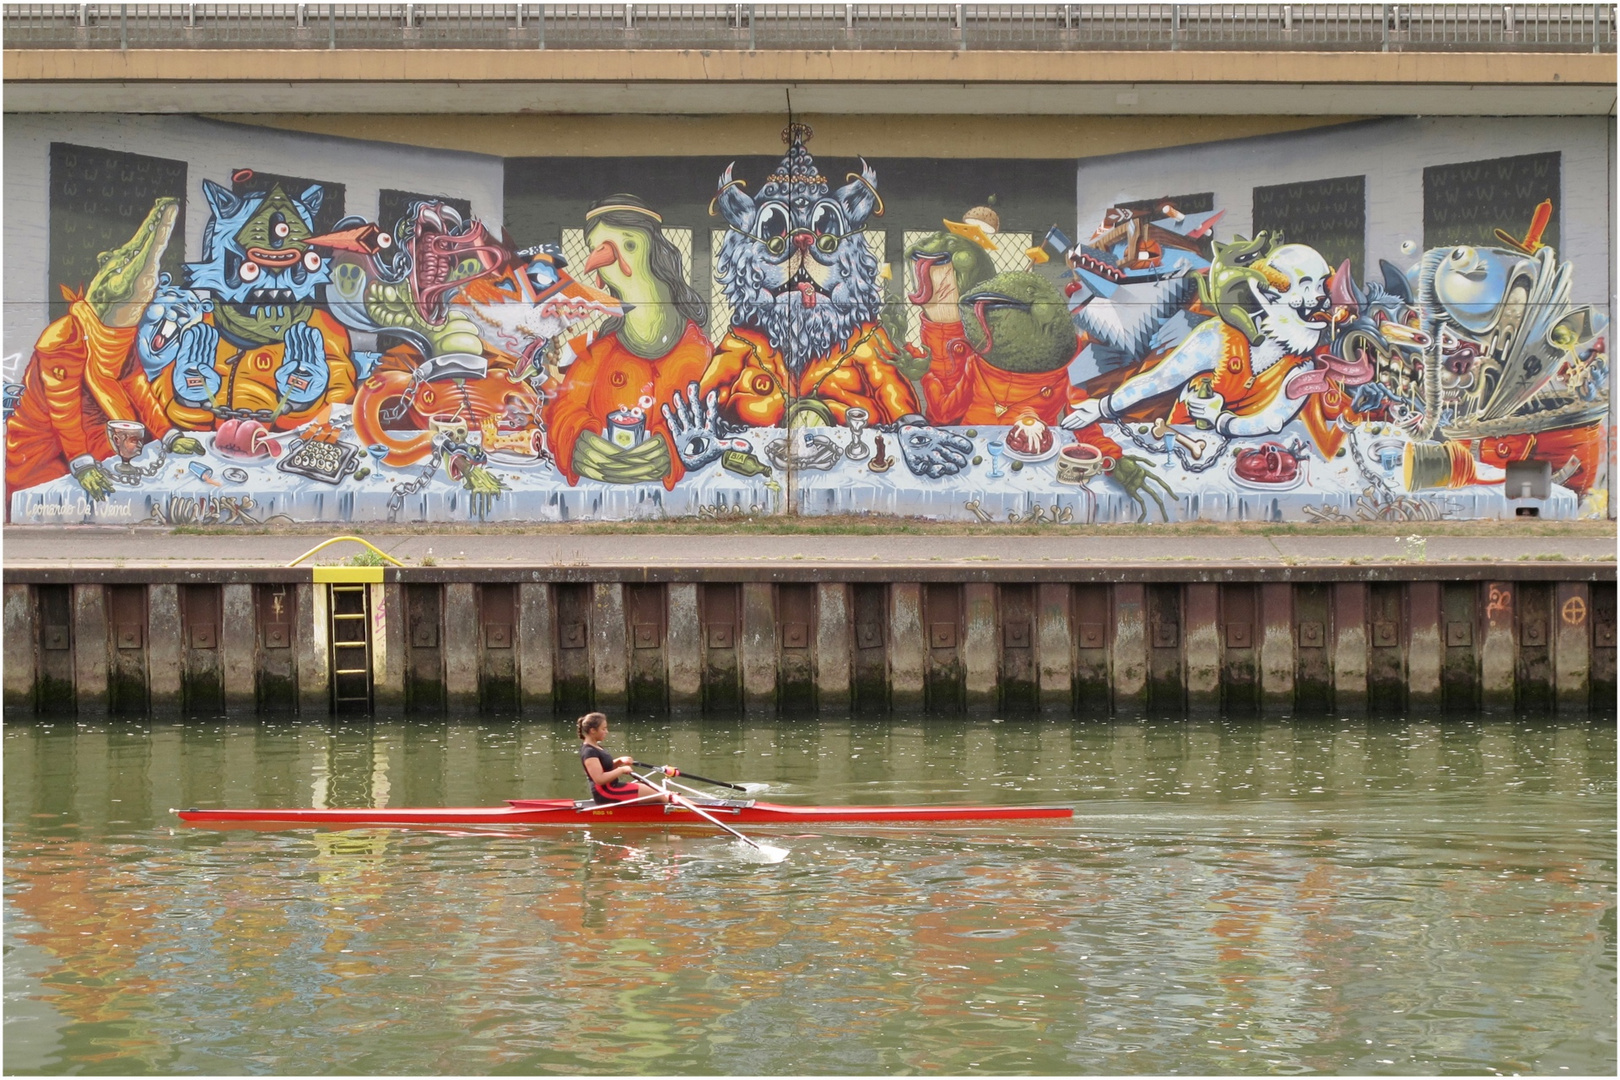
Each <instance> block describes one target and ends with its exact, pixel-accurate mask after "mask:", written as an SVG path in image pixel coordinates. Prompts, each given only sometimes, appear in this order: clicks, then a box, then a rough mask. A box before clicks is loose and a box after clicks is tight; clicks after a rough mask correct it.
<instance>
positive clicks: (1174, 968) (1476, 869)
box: [4, 717, 1616, 1076]
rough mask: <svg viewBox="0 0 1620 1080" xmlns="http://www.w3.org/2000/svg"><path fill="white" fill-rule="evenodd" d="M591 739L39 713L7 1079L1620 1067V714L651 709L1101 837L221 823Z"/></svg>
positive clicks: (470, 794)
mask: <svg viewBox="0 0 1620 1080" xmlns="http://www.w3.org/2000/svg"><path fill="white" fill-rule="evenodd" d="M572 727H573V725H572V723H559V724H549V723H533V722H525V723H516V722H495V721H484V722H446V721H419V720H376V721H370V722H347V723H337V722H333V723H330V724H328V723H296V722H285V723H248V724H243V723H227V722H211V721H193V722H191V723H188V724H184V725H180V724H164V723H155V722H153V723H128V722H96V723H90V722H79V721H74V720H58V721H34V720H22V721H7V723H6V724H5V728H4V746H5V788H4V800H5V808H4V824H5V845H4V854H5V925H4V948H5V964H4V968H5V973H4V974H5V1041H4V1069H5V1072H7V1073H11V1074H17V1073H98V1074H109V1073H120V1074H124V1073H134V1074H139V1073H165V1074H185V1073H200V1074H290V1073H297V1074H333V1073H344V1074H374V1073H412V1074H443V1073H453V1074H487V1073H524V1074H552V1073H562V1074H700V1075H701V1074H727V1075H747V1074H766V1075H769V1074H832V1075H838V1074H927V1073H960V1074H1009V1073H1012V1074H1018V1073H1071V1074H1072V1073H1172V1072H1179V1073H1205V1074H1207V1073H1278V1072H1282V1073H1298V1072H1325V1073H1340V1074H1412V1073H1423V1074H1432V1073H1484V1074H1489V1073H1495V1072H1500V1073H1504V1074H1505V1073H1535V1074H1541V1075H1552V1076H1557V1075H1571V1074H1609V1075H1612V1074H1613V1073H1614V1072H1615V1067H1616V1058H1615V1010H1616V994H1615V987H1616V983H1615V939H1616V929H1615V822H1616V786H1615V776H1616V757H1615V726H1614V721H1613V720H1612V719H1603V720H1598V721H1586V720H1579V721H1556V722H1555V721H1547V720H1541V721H1529V720H1514V719H1498V718H1486V717H1476V718H1472V719H1469V718H1462V719H1457V718H1447V719H1446V720H1445V721H1444V722H1434V721H1428V720H1415V719H1411V720H1404V721H1387V722H1385V721H1367V720H1361V719H1356V720H1339V719H1332V720H1324V721H1315V722H1302V721H1283V720H1277V721H1273V720H1222V721H1215V720H1207V721H1205V720H1200V721H1185V720H1180V719H1175V720H1171V719H1163V720H1160V719H1146V720H1131V721H1122V720H1116V721H1095V720H1086V721H1080V720H1076V721H1054V720H1045V719H1041V720H1034V719H1007V720H1005V721H1004V722H1003V721H998V720H991V719H988V718H987V719H974V720H967V719H962V720H955V719H937V718H928V719H907V718H903V717H900V718H885V719H879V720H872V721H865V720H858V721H851V720H848V719H838V720H829V721H826V722H819V723H818V722H806V721H794V722H789V721H782V722H761V721H758V720H742V719H738V720H735V721H726V720H714V719H705V720H703V721H695V720H694V721H679V720H673V721H672V720H669V719H662V718H660V719H638V718H634V717H630V718H626V719H623V720H619V721H617V722H616V723H615V725H614V731H613V734H612V736H611V738H610V740H609V746H610V748H611V749H613V750H615V751H616V752H621V753H622V752H633V753H634V754H635V755H636V756H637V757H638V758H640V759H641V760H643V761H658V762H672V763H676V764H679V765H681V766H684V767H685V768H687V769H689V770H690V771H693V772H697V773H700V774H702V775H706V776H713V777H717V778H724V779H733V780H738V781H745V782H750V783H758V784H763V785H766V788H765V792H764V794H763V795H762V797H764V798H768V799H772V800H774V801H781V802H802V803H809V802H814V803H824V804H825V803H887V802H926V803H940V802H968V801H974V802H997V803H1009V804H1010V803H1048V802H1061V803H1066V804H1071V805H1073V806H1074V807H1075V809H1076V817H1075V818H1074V820H1073V821H1056V822H1051V821H1046V822H1043V821H1032V822H1024V823H1011V824H996V823H979V824H976V825H969V826H946V827H939V826H926V827H912V828H898V827H891V828H879V827H871V826H861V825H848V826H828V827H822V828H816V829H813V830H800V831H793V830H783V829H773V830H757V831H758V832H759V835H760V839H762V840H763V841H765V842H767V843H768V844H769V845H771V846H773V847H775V848H777V849H780V857H779V858H774V859H765V858H760V857H758V856H757V855H756V854H755V853H754V852H753V851H752V849H749V848H747V847H744V846H743V845H741V844H739V843H737V842H735V841H731V840H729V839H727V838H725V837H724V836H722V835H718V834H715V833H713V832H708V831H702V830H696V829H682V830H673V831H665V830H648V829H630V828H622V827H621V828H619V829H601V828H591V829H546V828H532V829H509V830H504V831H503V830H499V829H489V830H487V831H477V830H470V829H468V830H460V831H457V830H450V829H445V830H439V831H432V830H418V831H389V830H380V829H354V830H349V831H314V830H308V829H301V830H300V829H293V830H286V831H254V830H234V831H212V830H209V829H203V828H192V827H184V826H181V825H180V824H179V823H178V821H177V820H176V819H175V818H174V816H173V815H172V814H171V812H170V810H171V808H176V807H180V808H183V807H188V806H199V807H211V806H270V805H274V806H311V805H324V806H339V805H355V804H387V805H391V806H406V805H419V806H433V805H487V804H497V803H500V802H501V801H502V800H504V799H506V798H508V797H515V796H530V797H539V796H553V795H559V794H564V795H576V794H581V793H582V787H583V781H582V778H581V773H580V769H579V760H578V745H579V744H578V740H577V739H576V738H575V736H574V733H573V730H572Z"/></svg>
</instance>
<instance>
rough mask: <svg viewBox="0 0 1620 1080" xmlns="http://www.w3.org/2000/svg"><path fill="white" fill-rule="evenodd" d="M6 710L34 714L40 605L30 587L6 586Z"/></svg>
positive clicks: (4, 635)
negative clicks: (26, 711) (32, 712)
mask: <svg viewBox="0 0 1620 1080" xmlns="http://www.w3.org/2000/svg"><path fill="white" fill-rule="evenodd" d="M0 637H3V638H4V649H5V675H4V678H5V707H6V708H7V709H17V710H19V711H21V710H24V709H26V710H28V711H30V712H31V711H33V708H34V687H35V684H36V682H37V681H38V678H39V662H38V657H37V650H38V648H39V605H38V604H37V603H36V602H35V600H34V593H33V587H32V586H30V585H7V586H6V587H5V623H4V633H3V634H0Z"/></svg>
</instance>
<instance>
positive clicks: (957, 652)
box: [922, 582, 966, 712]
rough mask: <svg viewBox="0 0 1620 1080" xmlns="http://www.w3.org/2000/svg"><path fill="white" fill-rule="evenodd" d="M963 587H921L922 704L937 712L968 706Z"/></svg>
mask: <svg viewBox="0 0 1620 1080" xmlns="http://www.w3.org/2000/svg"><path fill="white" fill-rule="evenodd" d="M964 607H965V605H964V604H963V598H962V586H960V585H956V584H952V583H937V582H931V583H929V584H927V585H924V586H923V588H922V626H923V633H924V635H925V636H924V642H923V644H924V645H925V646H926V649H925V651H924V653H923V664H924V667H923V702H924V705H925V706H926V707H927V708H929V709H932V710H934V711H937V712H954V711H956V710H958V709H961V708H962V707H963V705H964V704H965V703H966V702H965V700H964V698H965V689H966V678H965V676H966V672H965V670H964V667H963V663H962V637H963V633H964V630H963V625H962V623H963V616H964V610H963V609H964Z"/></svg>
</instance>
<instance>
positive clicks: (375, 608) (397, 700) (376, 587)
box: [371, 581, 410, 712]
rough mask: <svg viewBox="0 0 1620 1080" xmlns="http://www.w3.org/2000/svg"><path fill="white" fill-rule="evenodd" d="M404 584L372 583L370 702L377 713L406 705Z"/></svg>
mask: <svg viewBox="0 0 1620 1080" xmlns="http://www.w3.org/2000/svg"><path fill="white" fill-rule="evenodd" d="M405 611H406V604H405V586H404V585H403V584H402V583H400V582H397V581H390V582H375V583H373V584H372V586H371V626H372V631H371V672H372V682H371V704H372V708H374V709H376V710H377V711H378V712H399V711H401V710H403V709H404V708H405V636H406V634H408V633H409V632H410V628H409V627H408V626H407V625H406V623H407V622H408V620H407V619H406V614H405Z"/></svg>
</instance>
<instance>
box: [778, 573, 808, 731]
mask: <svg viewBox="0 0 1620 1080" xmlns="http://www.w3.org/2000/svg"><path fill="white" fill-rule="evenodd" d="M776 627H777V638H776V642H777V669H776V672H777V674H776V695H777V700H778V701H779V702H781V705H782V711H784V712H793V711H803V710H813V709H814V708H815V707H816V705H817V702H816V665H815V644H816V587H815V586H814V585H813V584H798V583H795V584H791V585H778V586H777V587H776Z"/></svg>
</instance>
